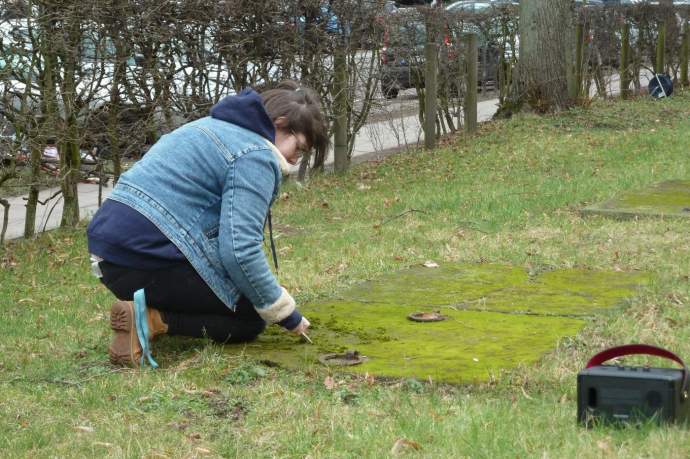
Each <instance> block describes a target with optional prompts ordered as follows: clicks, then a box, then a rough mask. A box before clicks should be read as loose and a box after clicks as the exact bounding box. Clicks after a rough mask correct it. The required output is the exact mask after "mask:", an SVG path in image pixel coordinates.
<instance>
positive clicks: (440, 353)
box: [232, 264, 647, 383]
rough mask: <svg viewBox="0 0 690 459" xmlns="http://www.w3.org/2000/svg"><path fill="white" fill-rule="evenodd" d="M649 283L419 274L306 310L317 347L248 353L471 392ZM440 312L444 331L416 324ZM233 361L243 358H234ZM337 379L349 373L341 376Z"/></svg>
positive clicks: (294, 342)
mask: <svg viewBox="0 0 690 459" xmlns="http://www.w3.org/2000/svg"><path fill="white" fill-rule="evenodd" d="M646 282H647V278H646V276H645V275H643V274H639V273H621V272H593V271H585V270H559V271H552V272H548V273H543V274H537V275H532V276H530V275H529V274H528V273H527V272H526V271H525V270H523V269H521V268H515V267H510V266H504V265H488V264H482V265H463V264H444V265H441V267H439V268H423V267H418V268H412V269H409V270H406V271H402V272H399V273H395V274H390V275H386V276H382V277H381V278H379V279H376V280H373V281H370V282H365V283H363V284H360V285H357V286H355V287H354V288H352V289H351V290H349V291H346V292H344V293H343V294H342V295H339V298H336V299H331V300H326V301H322V302H318V303H313V304H308V305H305V306H304V307H302V308H301V310H302V312H303V313H304V314H305V315H306V316H307V317H308V318H309V320H310V321H311V322H312V328H311V329H310V331H309V335H310V337H311V339H312V340H313V342H314V344H313V345H311V344H307V343H300V339H299V338H295V337H292V336H291V335H288V334H286V333H285V332H284V331H282V330H279V329H278V328H277V327H270V328H269V330H267V332H266V333H265V334H264V335H262V336H261V337H260V338H259V340H257V341H256V342H254V343H250V344H247V345H245V346H244V350H245V352H246V353H248V354H250V355H252V356H255V357H256V358H259V359H265V360H270V361H274V362H276V363H278V364H280V365H283V366H286V367H290V368H295V369H299V368H302V369H304V368H309V367H311V366H316V365H320V364H319V363H318V357H319V356H320V355H323V354H326V353H331V352H338V353H341V352H345V351H347V350H357V351H359V352H360V353H361V354H362V355H365V356H367V357H368V358H369V359H368V360H367V361H365V362H364V363H362V364H360V365H355V366H348V367H342V371H348V372H356V373H365V372H366V373H369V374H373V375H376V376H383V377H415V378H418V379H428V378H432V379H433V380H434V381H440V382H447V383H473V382H480V381H485V380H487V379H489V378H490V377H491V376H497V375H499V374H500V372H501V370H504V369H510V368H514V367H516V366H517V365H520V364H532V363H534V362H536V361H537V360H538V359H539V358H540V357H541V356H543V355H544V354H545V353H546V352H548V351H549V350H551V349H553V348H554V346H555V345H556V343H557V342H558V340H559V339H561V338H563V337H566V336H573V335H575V334H576V333H577V332H578V331H579V330H580V329H581V328H582V327H583V326H584V325H585V323H586V321H587V319H588V318H590V317H592V316H593V315H594V314H597V313H601V312H602V311H606V310H610V309H612V308H614V307H616V306H619V305H621V304H623V303H624V302H625V299H626V298H628V297H631V296H632V295H634V294H635V291H636V289H637V287H638V286H640V285H643V284H645V283H646ZM418 311H439V312H440V313H441V314H443V315H444V316H446V317H447V320H444V321H440V322H427V323H422V322H414V321H411V320H409V319H408V317H407V316H408V315H410V314H412V313H414V312H418ZM232 352H235V351H232ZM338 371H341V369H340V368H339V369H338Z"/></svg>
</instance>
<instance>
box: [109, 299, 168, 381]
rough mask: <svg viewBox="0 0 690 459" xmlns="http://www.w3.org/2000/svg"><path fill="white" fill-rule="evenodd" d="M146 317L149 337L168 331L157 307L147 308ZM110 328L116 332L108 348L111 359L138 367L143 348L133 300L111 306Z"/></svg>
mask: <svg viewBox="0 0 690 459" xmlns="http://www.w3.org/2000/svg"><path fill="white" fill-rule="evenodd" d="M146 319H147V325H148V328H149V339H153V338H155V337H156V336H158V335H163V334H165V333H167V332H168V325H167V324H166V323H165V322H163V318H162V316H161V313H160V311H158V310H157V309H151V308H147V309H146ZM110 328H112V329H113V331H114V332H115V335H114V336H113V340H112V341H111V343H110V347H109V349H108V350H109V353H110V361H111V362H112V363H113V364H114V365H121V366H127V367H134V368H138V367H139V365H140V362H141V353H142V350H141V344H140V343H139V337H138V336H137V326H136V320H135V314H134V303H133V302H131V301H117V302H116V303H115V304H113V306H112V307H111V308H110Z"/></svg>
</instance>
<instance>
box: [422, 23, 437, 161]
mask: <svg viewBox="0 0 690 459" xmlns="http://www.w3.org/2000/svg"><path fill="white" fill-rule="evenodd" d="M427 30H428V28H427ZM427 35H429V36H433V34H428V33H427ZM431 40H433V38H429V39H428V41H427V43H426V45H425V47H424V54H425V56H424V57H425V62H426V67H425V75H424V88H425V90H424V95H425V98H424V147H425V148H427V149H433V148H436V143H437V139H436V112H437V111H438V98H437V94H438V79H437V78H438V46H437V44H436V43H435V42H433V41H431Z"/></svg>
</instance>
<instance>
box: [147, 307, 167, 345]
mask: <svg viewBox="0 0 690 459" xmlns="http://www.w3.org/2000/svg"><path fill="white" fill-rule="evenodd" d="M146 318H147V319H148V325H149V336H150V338H151V339H153V338H155V337H156V336H158V335H165V334H166V333H168V324H166V323H165V322H163V316H162V315H161V312H160V311H159V310H158V309H153V308H146Z"/></svg>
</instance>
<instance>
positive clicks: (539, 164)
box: [0, 92, 690, 458]
mask: <svg viewBox="0 0 690 459" xmlns="http://www.w3.org/2000/svg"><path fill="white" fill-rule="evenodd" d="M689 148H690V93H688V92H686V93H682V92H681V93H679V94H678V95H677V96H674V97H673V98H672V99H669V100H662V101H653V100H650V99H646V98H645V99H640V100H635V101H631V102H598V103H595V104H594V105H593V106H592V107H591V108H590V109H587V110H574V111H572V112H570V113H567V114H564V115H559V116H552V117H536V116H531V115H524V116H519V117H516V118H514V119H512V120H510V121H506V122H498V123H493V124H490V125H485V126H483V127H482V130H481V132H480V133H479V134H477V135H476V136H472V137H465V136H459V137H457V138H455V139H452V140H449V141H448V142H447V143H446V144H445V146H443V147H442V148H440V149H438V150H436V151H433V152H422V151H418V152H412V153H409V154H402V155H398V156H395V157H390V158H388V159H386V160H385V161H382V162H380V163H377V164H371V163H370V164H364V165H360V166H358V167H356V168H354V169H353V170H352V171H351V173H350V174H348V175H347V176H345V177H342V178H335V177H333V176H324V177H320V178H316V179H314V180H312V181H311V182H310V183H309V184H308V185H306V186H304V187H299V186H297V185H296V184H294V183H288V184H286V185H285V186H284V188H283V190H282V194H281V197H280V199H279V201H278V202H277V204H276V205H275V207H274V217H273V220H274V222H276V223H277V225H276V226H277V228H278V231H277V232H278V233H279V237H278V239H277V245H278V252H279V254H280V262H281V275H280V280H281V282H282V283H283V284H284V285H285V286H286V287H287V288H288V289H289V290H291V291H292V292H293V293H294V294H295V296H296V298H297V299H298V302H300V303H305V302H308V301H313V300H317V299H319V298H324V297H330V296H333V295H336V294H337V292H341V291H343V290H344V289H345V288H346V287H348V286H350V285H352V284H355V283H358V282H361V281H363V280H365V279H370V278H373V277H376V276H378V275H381V274H383V273H389V272H392V271H396V270H399V269H402V268H404V267H408V266H413V265H420V264H422V263H424V262H425V261H427V260H434V261H437V262H439V263H440V262H450V261H453V262H462V263H501V264H509V265H514V266H519V267H524V268H526V269H528V270H530V271H534V270H537V271H547V270H550V269H555V268H579V269H592V270H598V269H606V270H614V271H618V270H620V271H624V272H635V271H643V272H647V273H649V274H650V276H651V277H652V279H653V281H652V282H651V284H649V285H648V286H647V287H645V288H644V290H642V291H640V292H639V294H637V296H635V297H634V298H632V299H631V301H630V304H629V305H628V306H627V307H626V309H625V313H620V311H619V312H618V313H616V314H610V315H604V316H599V317H598V318H597V319H592V320H591V321H590V322H589V323H588V325H587V326H586V327H585V329H584V330H583V331H582V332H581V333H580V334H579V335H578V336H575V337H572V338H568V339H565V340H563V341H561V342H560V343H554V350H553V352H551V353H549V354H547V355H545V356H544V357H543V358H542V359H541V361H540V362H539V364H538V365H536V366H533V367H528V368H527V367H522V368H518V369H517V370H513V371H510V372H505V373H503V374H501V375H500V376H499V377H498V378H496V379H495V380H492V381H491V382H490V383H487V384H484V385H481V386H460V387H458V386H443V385H438V384H436V383H429V382H426V381H421V382H420V381H415V380H401V381H391V380H379V379H376V378H372V377H369V376H366V375H362V376H344V375H341V374H338V373H333V374H331V373H330V372H329V370H328V369H325V368H320V367H317V366H314V367H310V368H306V369H305V370H304V371H290V370H286V369H281V368H274V367H267V366H264V365H262V364H261V363H260V362H259V361H256V360H253V359H250V358H249V357H247V356H244V355H243V354H242V352H240V351H237V349H235V348H233V352H229V351H228V349H226V348H223V347H222V346H218V345H214V344H210V343H207V342H205V341H203V340H187V339H178V338H169V337H164V338H163V339H162V340H161V341H157V342H156V343H154V354H155V356H156V358H157V360H158V361H159V363H161V364H162V367H163V368H162V369H161V370H158V371H130V370H119V369H116V368H113V367H111V366H110V365H109V364H108V361H107V360H108V359H107V345H108V342H109V337H110V330H109V328H108V312H109V308H110V304H111V302H112V297H111V296H110V295H109V294H108V293H107V291H106V290H105V288H104V287H101V286H100V285H99V283H98V282H97V280H96V279H94V278H92V277H91V276H90V274H89V269H88V256H87V253H86V242H85V237H84V229H83V228H80V229H78V230H76V231H54V232H50V233H47V234H44V235H42V236H40V237H39V238H38V239H37V240H35V241H30V242H18V243H12V244H9V245H6V246H5V247H4V248H2V249H0V267H1V270H0V312H1V314H2V318H3V320H2V322H0V393H1V396H0V450H1V451H2V453H1V454H2V456H3V457H32V458H40V457H94V456H108V457H147V458H164V457H170V458H173V457H243V458H244V457H299V458H304V457H310V458H339V457H367V458H369V457H370V458H380V457H388V456H391V455H395V456H397V455H400V456H404V457H429V458H437V457H449V458H458V457H472V458H475V457H485V458H498V457H501V458H502V457H507V458H516V457H518V458H527V457H549V458H566V457H578V458H581V457H584V458H587V457H597V458H598V457H625V458H628V457H655V458H657V457H668V458H684V457H689V456H690V435H688V433H687V430H686V429H685V428H683V427H680V426H665V427H654V426H649V425H646V426H638V427H631V428H626V429H610V428H604V427H599V428H595V429H592V430H585V429H582V428H580V427H578V426H577V425H576V423H575V410H576V401H575V394H576V374H577V372H578V371H579V370H580V369H581V368H582V367H583V366H584V363H585V362H586V361H587V359H588V358H589V357H590V356H591V355H593V354H594V353H595V352H597V351H599V350H601V349H602V348H603V347H605V346H611V345H615V344H623V343H628V342H646V343H650V344H657V345H661V346H664V347H668V348H670V349H671V350H673V351H675V352H677V353H679V354H680V355H681V356H685V357H686V358H687V359H690V320H689V319H690V283H689V282H688V281H689V276H690V231H689V230H688V226H689V223H690V221H689V220H662V219H643V220H629V221H615V220H610V219H605V218H601V217H590V218H586V219H583V218H581V217H580V215H579V213H578V209H580V208H581V207H583V206H586V205H589V204H592V203H594V202H597V201H601V200H605V199H608V198H612V197H614V196H615V195H616V194H618V193H619V192H620V191H623V190H629V189H633V188H636V187H643V186H646V185H649V184H651V183H654V182H657V181H661V180H669V179H688V178H689V177H690V156H689V155H688V153H689ZM626 362H650V363H651V364H652V365H665V363H662V362H660V361H658V360H655V359H650V360H646V359H643V358H642V359H640V358H638V359H628V360H626ZM399 439H405V440H407V442H404V441H399V442H397V446H394V445H396V441H397V440H399Z"/></svg>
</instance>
